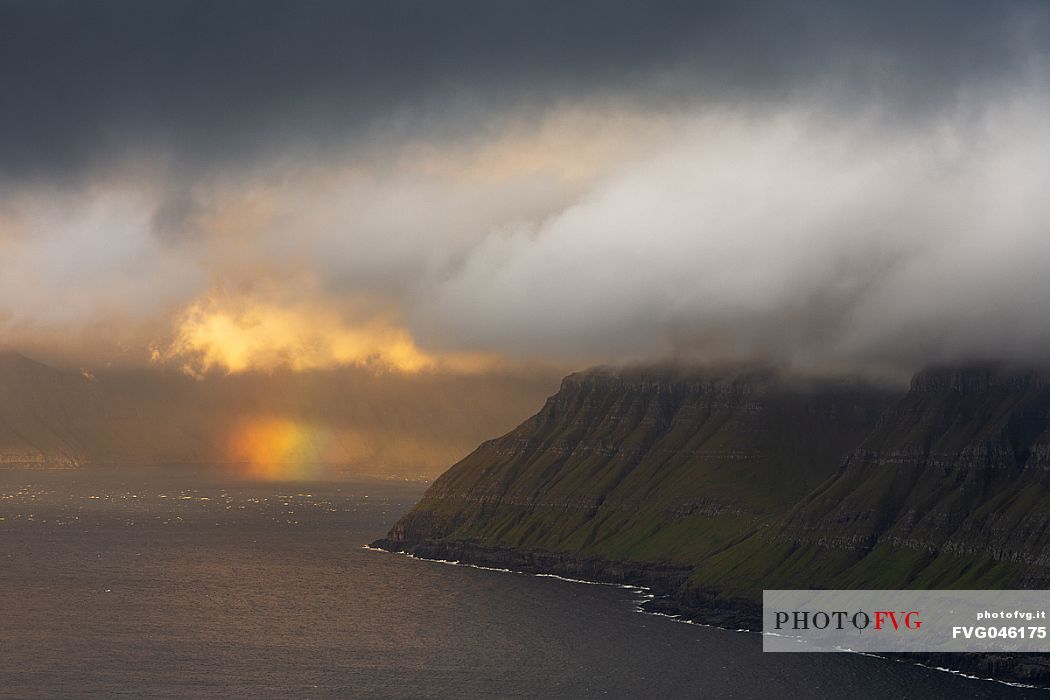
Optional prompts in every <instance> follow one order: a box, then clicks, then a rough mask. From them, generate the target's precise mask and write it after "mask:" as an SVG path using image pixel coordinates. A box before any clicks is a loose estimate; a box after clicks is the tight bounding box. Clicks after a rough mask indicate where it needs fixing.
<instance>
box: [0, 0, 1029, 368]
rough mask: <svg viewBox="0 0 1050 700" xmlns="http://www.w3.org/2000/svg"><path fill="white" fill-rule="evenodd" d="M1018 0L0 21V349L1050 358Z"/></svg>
mask: <svg viewBox="0 0 1050 700" xmlns="http://www.w3.org/2000/svg"><path fill="white" fill-rule="evenodd" d="M1048 20H1050V17H1048V9H1047V8H1046V6H1045V5H1043V4H1041V3H1035V2H1032V3H1027V2H1006V3H1003V2H994V3H993V2H917V3H898V2H890V3H878V4H874V3H863V2H855V3H851V2H845V3H842V2H837V3H832V2H821V1H818V0H807V1H805V2H800V3H791V4H783V3H747V4H744V3H735V2H734V3H730V2H690V3H685V2H666V3H656V4H651V3H646V4H645V5H644V6H643V5H641V4H638V3H607V2H602V3H597V2H574V3H554V2H549V3H548V2H539V3H518V4H503V3H500V4H499V5H496V4H492V3H482V2H476V3H474V2H445V3H420V4H407V3H406V4H401V3H386V4H380V5H374V4H365V3H354V2H350V3H345V2H340V3H336V2H312V3H309V4H301V3H291V2H242V1H231V2H223V3H195V2H184V3H141V2H118V1H105V2H98V3H91V4H84V3H75V2H57V1H56V2H44V3H36V2H20V1H12V0H7V1H3V2H0V81H2V84H3V85H4V86H5V90H4V96H3V108H2V109H0V261H2V262H0V265H2V274H0V343H2V344H3V345H4V346H6V347H9V348H13V349H18V350H24V351H28V352H30V353H33V354H34V356H37V357H41V358H43V359H45V360H51V361H55V362H58V363H59V364H66V365H84V366H104V365H106V364H113V365H147V364H151V363H152V364H155V365H161V366H164V367H170V368H175V369H182V370H184V371H186V372H187V373H190V374H193V375H195V376H200V375H201V374H202V373H205V372H208V371H221V372H239V371H245V370H252V369H263V370H269V369H272V368H274V367H280V366H290V367H291V368H292V369H301V370H320V369H326V368H330V367H333V366H341V365H368V366H375V367H377V368H381V369H382V370H383V371H388V370H392V371H398V372H407V373H418V372H422V371H449V372H455V373H465V374H473V375H476V374H479V373H480V374H484V373H487V372H490V371H493V370H501V369H502V368H505V367H506V366H508V365H521V364H530V363H537V362H541V363H548V364H551V363H553V364H556V365H558V366H561V367H566V368H568V367H579V366H582V365H586V364H593V363H596V362H625V361H640V360H652V359H656V358H667V357H672V358H679V359H688V360H701V361H725V360H730V361H739V360H759V361H767V362H775V363H779V364H783V365H786V366H789V367H792V368H796V369H800V370H803V371H814V370H817V371H829V370H830V371H839V370H842V371H845V370H857V369H862V370H869V371H877V372H888V373H904V372H908V371H910V370H913V369H915V368H918V367H920V366H922V365H926V364H929V363H933V362H952V361H966V360H973V359H986V358H993V359H1008V360H1021V361H1040V360H1042V359H1043V358H1044V357H1046V356H1047V351H1048V350H1050V317H1048V316H1047V315H1046V313H1045V307H1046V303H1047V302H1048V301H1050V276H1048V275H1046V274H1043V268H1044V266H1045V261H1046V260H1047V259H1050V256H1048V254H1050V235H1048V233H1050V232H1048V231H1047V226H1048V222H1050V203H1048V199H1047V197H1046V196H1045V193H1046V192H1047V191H1050V125H1048V124H1047V121H1046V119H1045V115H1046V114H1047V113H1048V107H1050V65H1048V58H1050V56H1048V52H1050V48H1048V45H1047V44H1046V42H1045V40H1044V37H1045V36H1047V30H1048V29H1050V22H1048Z"/></svg>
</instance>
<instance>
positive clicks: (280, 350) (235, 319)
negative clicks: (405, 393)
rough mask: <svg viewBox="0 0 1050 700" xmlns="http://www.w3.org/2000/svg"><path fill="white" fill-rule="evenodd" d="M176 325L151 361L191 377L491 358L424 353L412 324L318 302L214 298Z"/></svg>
mask: <svg viewBox="0 0 1050 700" xmlns="http://www.w3.org/2000/svg"><path fill="white" fill-rule="evenodd" d="M176 326H177V327H176V331H175V335H174V337H173V339H172V340H171V342H170V343H168V344H167V345H166V346H164V347H159V346H158V347H154V349H153V353H152V357H153V361H154V362H168V361H179V362H181V363H182V365H181V366H182V369H183V370H184V371H186V372H188V373H190V374H193V375H200V374H202V373H204V372H207V371H209V370H213V369H217V370H221V371H224V372H244V371H249V370H263V371H266V370H271V369H275V368H277V367H286V368H288V369H292V370H311V369H324V368H328V367H336V366H343V365H358V366H368V367H374V368H376V369H377V370H383V371H394V372H406V373H415V372H420V371H424V370H432V369H448V370H453V371H458V372H472V371H481V370H483V369H485V368H486V367H487V366H490V365H491V364H492V363H491V360H490V359H487V358H485V357H482V356H480V355H444V356H437V355H432V354H430V353H427V352H425V351H424V350H422V349H421V348H420V347H419V346H418V345H416V343H415V341H414V340H413V339H412V336H411V335H410V334H409V332H408V331H407V330H405V329H404V328H402V327H400V326H398V325H396V324H394V323H393V322H391V321H390V320H389V319H387V318H386V317H384V316H374V317H372V318H370V319H368V320H367V321H364V322H361V323H357V324H348V323H347V322H346V321H345V320H344V318H343V317H342V315H341V314H339V313H338V312H336V311H333V310H330V309H325V308H317V307H313V306H304V305H299V306H291V307H289V306H282V305H278V304H274V303H268V302H261V301H256V300H251V299H242V300H238V301H228V300H227V301H225V302H223V303H220V302H218V301H216V300H214V299H209V300H206V301H203V302H197V303H194V304H192V305H191V306H189V307H188V308H187V309H185V310H184V311H183V312H182V314H180V316H179V317H178V319H177V323H176Z"/></svg>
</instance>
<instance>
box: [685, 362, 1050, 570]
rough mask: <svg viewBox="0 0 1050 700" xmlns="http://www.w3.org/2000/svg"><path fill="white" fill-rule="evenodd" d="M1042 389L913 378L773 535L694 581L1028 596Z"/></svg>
mask: <svg viewBox="0 0 1050 700" xmlns="http://www.w3.org/2000/svg"><path fill="white" fill-rule="evenodd" d="M1048 427H1050V379H1048V377H1047V376H1046V375H1045V374H1042V373H1039V372H1031V371H1017V370H1004V369H995V368H989V367H975V368H967V369H946V370H935V371H927V372H923V373H920V374H919V375H917V376H916V377H915V378H914V380H913V381H912V384H911V390H910V391H909V393H908V395H907V396H906V397H905V398H904V399H902V400H901V401H900V403H899V404H897V405H896V406H895V407H894V408H893V409H891V410H890V411H888V412H887V414H886V415H885V416H884V418H883V420H882V421H880V424H879V426H878V428H876V429H875V430H874V431H873V432H872V434H871V435H870V436H869V437H868V438H867V439H866V440H865V441H864V442H863V444H862V445H860V446H859V447H858V449H857V450H855V451H854V452H853V453H852V454H851V455H850V456H849V458H848V459H847V460H846V461H845V463H844V465H843V466H842V468H841V469H840V470H839V471H838V473H837V474H836V475H835V476H834V477H833V478H832V479H830V480H828V481H827V482H826V483H825V484H823V485H821V486H820V487H819V488H818V489H816V490H815V491H814V492H813V493H811V494H810V495H809V496H807V497H806V498H805V499H804V500H803V501H802V502H800V504H799V505H798V506H797V507H796V508H795V509H794V510H793V511H792V513H790V515H789V516H787V517H786V518H785V519H784V520H783V522H782V523H780V524H779V525H778V527H777V528H776V529H775V531H772V532H764V533H758V534H756V535H755V536H754V537H752V538H750V540H749V541H747V542H744V543H742V544H741V545H739V546H738V547H736V548H734V549H733V550H730V551H726V552H723V553H720V554H719V555H717V556H715V557H713V558H712V559H711V560H709V561H706V562H704V565H703V567H701V569H700V570H699V571H698V573H697V576H696V582H697V583H699V584H702V585H708V586H715V587H718V588H729V589H733V590H740V589H743V588H745V587H750V588H753V587H755V586H756V585H758V584H759V583H761V584H764V585H765V586H766V587H771V586H778V585H783V586H797V587H809V586H821V587H836V586H840V587H851V586H853V587H855V586H860V585H866V586H869V587H890V588H892V587H905V586H919V587H966V586H970V587H974V588H982V587H1001V586H1015V587H1035V586H1043V585H1046V583H1047V582H1048V581H1050V554H1048V553H1050V429H1048Z"/></svg>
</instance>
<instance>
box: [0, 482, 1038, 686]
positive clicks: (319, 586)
mask: <svg viewBox="0 0 1050 700" xmlns="http://www.w3.org/2000/svg"><path fill="white" fill-rule="evenodd" d="M422 490H423V486H422V485H421V484H412V483H396V482H390V483H388V482H379V481H362V482H360V483H353V482H343V483H262V484H258V483H225V484H224V483H219V482H209V483H197V484H196V485H191V484H189V483H185V482H181V481H179V480H178V479H170V480H157V479H151V480H144V479H131V478H118V477H109V478H106V479H100V478H92V479H87V478H85V477H83V476H81V475H78V474H70V473H65V474H43V473H33V472H12V471H7V472H0V696H2V697H12V698H33V697H47V698H54V697H112V696H118V697H119V696H123V697H135V698H141V697H158V696H159V697H177V698H189V697H253V698H258V697H273V698H329V697H360V698H401V697H411V698H430V697H433V698H444V697H450V698H493V697H565V698H588V697H635V698H677V697H683V698H684V697H690V698H696V697H700V698H708V697H709V698H789V697H790V698H794V697H806V698H840V697H852V698H924V699H925V698H970V697H973V698H1013V697H1026V696H1031V697H1041V698H1050V693H1046V692H1043V691H1034V690H1026V689H1022V688H1013V687H1008V686H1005V685H1002V684H998V683H993V682H989V681H981V680H972V679H967V678H962V677H959V676H955V675H951V674H948V673H943V672H939V671H935V670H932V669H925V668H921V667H918V666H914V665H911V664H904V663H896V662H889V661H884V660H880V659H874V658H868V657H863V656H858V655H850V654H834V655H825V654H797V655H796V654H763V653H762V651H761V640H760V638H759V637H758V636H757V635H753V634H745V633H737V632H730V631H724V630H718V629H712V628H707V627H700V626H696V625H689V624H684V623H680V622H676V621H674V620H670V619H667V618H662V617H656V616H652V615H645V614H642V613H639V612H637V603H638V600H639V594H638V593H637V592H633V591H630V590H625V589H622V588H618V587H611V586H599V585H586V584H579V583H572V582H567V581H562V580H558V579H555V578H548V577H536V576H527V575H522V574H515V573H504V572H498V571H487V570H481V569H476V568H470V567H462V566H449V565H447V564H441V563H435V562H427V561H420V560H415V559H411V558H408V557H404V556H398V555H393V554H388V553H384V552H376V551H369V550H367V549H364V548H362V546H363V545H365V544H366V543H368V542H370V541H372V540H373V539H375V538H377V537H380V536H382V535H383V534H384V533H385V532H386V530H387V529H388V528H389V527H390V525H391V524H392V523H393V522H394V521H395V520H396V519H397V517H398V516H399V515H400V514H401V513H402V512H403V511H405V510H406V509H407V508H409V507H410V506H411V505H412V504H413V503H414V502H415V500H416V499H417V498H418V497H419V495H420V494H421V492H422Z"/></svg>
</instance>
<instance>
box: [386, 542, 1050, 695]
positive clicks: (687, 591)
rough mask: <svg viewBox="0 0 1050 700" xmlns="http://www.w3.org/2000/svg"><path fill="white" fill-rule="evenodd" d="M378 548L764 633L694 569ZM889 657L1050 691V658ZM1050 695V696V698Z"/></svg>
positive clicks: (758, 617) (476, 549) (545, 555)
mask: <svg viewBox="0 0 1050 700" xmlns="http://www.w3.org/2000/svg"><path fill="white" fill-rule="evenodd" d="M371 546H372V547H374V548H376V549H383V550H386V551H389V552H400V553H405V554H411V555H413V556H416V557H419V558H421V559H433V560H443V561H456V562H459V563H462V564H474V565H477V566H488V567H493V568H499V569H510V570H512V571H519V572H522V573H529V574H554V575H557V576H564V577H566V578H573V579H579V580H582V581H593V582H595V583H609V584H619V585H627V586H637V587H639V588H645V589H647V590H648V591H649V592H651V593H652V594H653V597H652V598H650V599H649V600H647V601H645V602H643V603H642V604H641V608H642V610H644V611H645V612H648V613H654V614H662V615H668V616H674V617H677V618H680V619H682V620H687V621H689V622H695V623H698V624H703V625H710V626H712V627H720V628H723V629H729V630H752V631H756V632H757V631H758V630H760V629H761V627H762V606H761V603H757V602H755V601H753V600H748V599H745V598H726V597H723V596H719V595H717V594H716V593H715V592H705V591H702V590H697V589H695V588H692V587H687V586H685V583H686V581H687V580H688V578H689V576H690V574H691V573H692V571H693V570H692V569H691V568H689V567H681V566H675V565H672V564H654V563H649V562H618V561H611V560H606V559H601V558H597V557H577V556H573V555H571V554H565V553H560V552H545V551H529V550H515V549H506V548H500V547H492V546H487V545H483V544H480V543H476V542H469V541H437V540H426V541H419V542H405V541H395V540H390V539H386V538H384V539H379V540H376V541H375V542H373V543H372V544H371ZM879 656H883V657H884V658H886V659H889V660H893V661H899V662H904V663H916V664H919V665H922V666H928V667H931V668H937V669H941V670H947V671H952V672H956V673H961V674H965V675H968V676H973V677H975V678H981V679H989V680H996V681H1001V682H1004V683H1011V684H1018V685H1025V686H1035V687H1040V688H1047V689H1050V658H1048V657H1046V656H1042V655H1037V654H880V655H879ZM1048 697H1050V695H1048Z"/></svg>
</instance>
